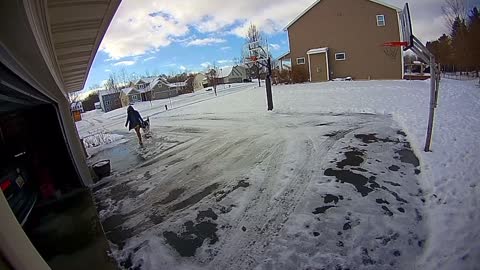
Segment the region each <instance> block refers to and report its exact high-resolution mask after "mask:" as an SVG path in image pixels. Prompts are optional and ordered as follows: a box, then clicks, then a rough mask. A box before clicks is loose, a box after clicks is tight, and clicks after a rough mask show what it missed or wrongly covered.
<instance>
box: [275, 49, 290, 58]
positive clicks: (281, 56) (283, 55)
mask: <svg viewBox="0 0 480 270" xmlns="http://www.w3.org/2000/svg"><path fill="white" fill-rule="evenodd" d="M289 54H290V51H288V52H286V53H284V54H282V55H280V56H279V57H277V59H282V58H284V57H285V56H287V55H289Z"/></svg>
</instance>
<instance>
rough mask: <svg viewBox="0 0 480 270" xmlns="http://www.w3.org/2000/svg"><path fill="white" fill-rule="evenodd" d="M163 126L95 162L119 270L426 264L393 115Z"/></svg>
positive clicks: (258, 117)
mask: <svg viewBox="0 0 480 270" xmlns="http://www.w3.org/2000/svg"><path fill="white" fill-rule="evenodd" d="M165 119H166V117H165ZM160 120H162V119H159V120H158V119H153V120H152V126H153V134H154V136H153V138H151V139H149V140H148V141H147V142H146V144H145V147H144V148H138V147H137V146H136V144H135V141H134V140H133V139H132V140H130V142H128V143H125V144H122V145H120V146H118V147H116V148H112V149H110V150H106V151H104V152H102V153H101V155H99V156H97V157H95V158H97V159H98V158H103V157H109V158H111V159H112V162H113V167H114V171H115V173H116V175H115V176H112V177H110V178H109V179H106V180H105V181H103V182H102V183H101V184H100V185H99V186H97V187H96V188H95V197H96V200H97V205H98V207H99V210H100V216H101V220H102V223H103V225H104V229H105V231H106V233H107V237H108V238H109V240H110V241H111V242H112V243H113V244H114V246H115V248H114V254H113V255H114V256H115V258H116V259H117V260H118V261H119V263H120V264H121V266H122V267H124V268H126V269H129V268H131V269H322V268H325V269H413V267H414V265H415V263H416V261H417V259H418V258H419V257H420V256H422V253H423V249H424V246H425V241H426V228H425V220H424V218H423V212H424V211H423V203H424V196H423V193H422V190H421V189H420V186H419V182H418V174H419V173H420V170H419V161H418V159H417V158H416V157H415V155H414V154H413V152H412V150H411V147H410V144H409V143H408V141H407V138H406V136H405V134H404V133H403V132H402V131H401V130H400V128H399V127H398V126H397V124H396V123H395V122H394V121H393V120H392V119H391V118H390V117H389V116H384V115H374V114H336V115H333V114H300V113H291V114H281V113H271V114H268V113H265V114H254V113H239V114H231V113H228V114H227V113H225V114H222V113H215V114H212V113H191V114H189V113H185V114H179V115H175V116H169V117H168V122H166V124H163V125H162V123H163V121H160ZM128 136H133V134H130V135H128ZM132 138H133V137H132ZM127 157H128V158H130V159H129V160H128V161H126V162H124V163H121V161H122V160H125V158H127ZM119 162H120V165H118V163H119Z"/></svg>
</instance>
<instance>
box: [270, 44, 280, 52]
mask: <svg viewBox="0 0 480 270" xmlns="http://www.w3.org/2000/svg"><path fill="white" fill-rule="evenodd" d="M270 47H271V48H272V50H274V51H278V50H280V45H278V44H275V43H273V44H270Z"/></svg>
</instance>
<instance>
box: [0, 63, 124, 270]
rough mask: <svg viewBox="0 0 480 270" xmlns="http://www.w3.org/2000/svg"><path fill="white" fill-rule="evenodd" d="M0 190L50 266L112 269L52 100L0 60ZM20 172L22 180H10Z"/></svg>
mask: <svg viewBox="0 0 480 270" xmlns="http://www.w3.org/2000/svg"><path fill="white" fill-rule="evenodd" d="M0 153H2V154H1V155H0V162H1V164H2V166H1V168H2V170H1V172H2V174H1V176H0V177H1V178H0V179H1V180H0V183H1V184H2V192H3V193H4V195H5V197H6V198H7V201H8V203H9V205H10V207H11V208H12V210H13V212H14V214H15V216H16V217H17V220H18V222H19V223H20V224H21V225H22V226H23V229H24V231H25V233H26V235H27V236H28V238H29V239H30V241H31V242H32V244H33V246H34V247H35V248H36V249H37V251H38V252H39V253H40V255H41V256H42V257H43V259H44V260H45V261H46V262H47V263H48V265H49V266H50V267H51V268H52V269H77V268H76V267H78V269H83V268H84V266H85V263H88V264H89V265H93V266H94V267H93V269H115V262H114V261H113V260H112V259H111V258H110V257H108V255H107V253H108V251H109V246H108V242H107V240H106V238H105V237H104V233H103V230H102V227H101V225H100V222H99V220H98V217H97V213H96V208H95V206H94V203H93V199H92V196H91V193H90V190H89V189H88V188H86V187H84V185H83V184H82V181H81V179H80V178H79V176H78V173H77V171H76V168H75V166H74V164H73V162H72V157H71V153H70V152H69V149H68V148H67V144H66V139H65V134H64V132H63V129H62V126H61V122H60V119H59V115H58V109H57V107H56V104H55V102H53V101H51V100H49V99H48V97H45V96H43V95H42V94H41V93H39V92H38V91H36V90H35V89H33V88H32V87H31V86H29V85H28V84H26V83H25V82H23V81H22V80H21V79H20V78H18V77H17V76H16V75H15V74H13V73H12V72H11V71H9V70H8V69H7V68H6V67H5V66H3V65H0ZM18 176H20V178H21V179H22V181H20V182H19V181H18V180H17V181H16V180H14V179H18V178H17V177H18Z"/></svg>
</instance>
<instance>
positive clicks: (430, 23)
mask: <svg viewBox="0 0 480 270" xmlns="http://www.w3.org/2000/svg"><path fill="white" fill-rule="evenodd" d="M467 1H470V2H472V1H473V2H474V3H477V2H479V1H480V0H467ZM314 2H315V0H295V1H292V0H275V1H272V0H242V1H238V0H235V1H233V0H181V1H180V0H177V1H172V0H123V1H122V3H121V4H120V6H119V8H118V10H117V12H116V14H115V16H114V18H113V20H112V22H111V24H110V26H109V29H108V30H107V33H106V35H105V37H104V39H103V41H102V43H101V45H100V48H99V50H98V53H97V55H96V58H95V61H94V63H93V65H92V68H91V69H90V73H89V76H88V79H87V82H86V85H85V90H87V89H89V88H90V87H91V86H92V85H95V84H98V85H102V84H103V82H104V80H106V79H107V78H108V76H109V74H110V73H111V72H118V71H119V70H121V69H122V68H124V69H125V71H126V72H127V73H129V74H131V73H136V74H139V75H144V74H146V73H147V72H149V73H150V74H152V73H164V74H167V75H169V74H176V73H180V72H183V71H190V72H195V71H196V72H198V71H203V70H205V69H206V67H207V66H208V65H209V64H210V65H211V64H213V63H214V62H215V63H216V65H218V66H228V65H232V62H229V61H232V60H233V59H234V58H239V57H240V55H241V48H242V46H243V44H244V36H245V33H246V30H247V28H248V26H249V25H250V24H251V23H253V24H255V25H257V27H258V28H259V29H260V30H261V31H262V32H263V34H264V37H266V38H267V39H268V43H269V44H270V45H271V47H270V49H271V52H272V54H273V56H278V55H280V54H283V53H284V52H287V51H288V50H289V48H288V37H287V33H286V32H284V31H283V28H284V27H285V26H286V25H287V24H288V23H289V22H290V21H291V20H293V19H294V18H295V17H296V16H297V15H298V14H300V13H301V12H302V11H303V10H305V9H306V8H307V7H308V6H310V5H311V4H312V3H314ZM384 2H386V3H388V4H391V5H395V6H397V7H403V5H404V3H405V2H406V1H404V0H384ZM441 3H442V0H415V1H410V7H411V12H412V17H413V28H414V33H415V35H416V36H417V37H419V38H420V39H421V40H422V41H424V42H425V41H428V40H432V39H436V38H438V37H439V36H440V35H441V34H442V33H444V32H446V31H447V30H446V28H445V24H444V20H443V18H442V11H441V6H442V5H441Z"/></svg>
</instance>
